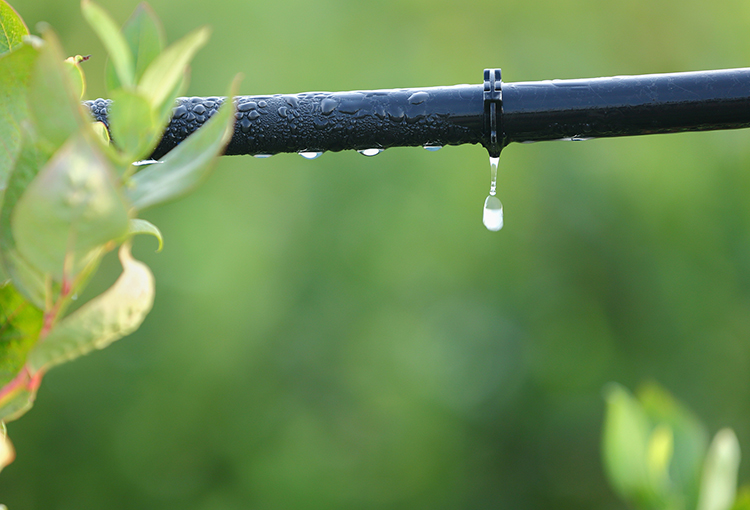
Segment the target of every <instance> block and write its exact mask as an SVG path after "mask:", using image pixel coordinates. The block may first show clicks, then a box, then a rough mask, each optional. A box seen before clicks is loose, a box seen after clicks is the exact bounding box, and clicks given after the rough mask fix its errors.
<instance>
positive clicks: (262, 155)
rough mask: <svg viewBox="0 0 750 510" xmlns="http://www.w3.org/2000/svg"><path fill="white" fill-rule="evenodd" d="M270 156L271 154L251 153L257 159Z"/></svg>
mask: <svg viewBox="0 0 750 510" xmlns="http://www.w3.org/2000/svg"><path fill="white" fill-rule="evenodd" d="M271 156H273V154H253V157H256V158H258V159H265V158H270V157H271Z"/></svg>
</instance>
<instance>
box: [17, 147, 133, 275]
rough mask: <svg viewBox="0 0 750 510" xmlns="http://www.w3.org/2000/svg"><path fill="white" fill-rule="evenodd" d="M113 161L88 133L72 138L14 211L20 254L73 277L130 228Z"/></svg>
mask: <svg viewBox="0 0 750 510" xmlns="http://www.w3.org/2000/svg"><path fill="white" fill-rule="evenodd" d="M115 180H116V177H115V175H114V172H113V170H112V168H111V165H110V163H109V162H108V161H107V160H106V159H105V158H104V157H103V156H102V155H101V154H100V153H99V152H98V151H96V150H95V148H94V147H93V146H92V143H91V142H89V141H88V140H87V139H86V137H85V136H84V135H82V134H79V135H76V136H74V137H73V138H71V140H70V141H68V142H67V143H66V144H65V145H64V146H63V147H62V148H61V149H60V150H59V151H58V152H57V153H56V154H55V155H54V156H53V158H52V159H51V160H50V161H49V162H48V163H47V164H46V165H45V167H44V168H43V169H42V170H41V172H40V173H39V175H37V176H36V178H35V179H34V180H33V181H32V182H31V183H30V184H29V186H28V188H27V189H26V191H25V192H24V193H23V195H22V196H21V198H20V199H19V200H18V203H17V204H16V207H15V210H14V211H13V213H12V214H11V230H12V235H13V239H14V240H15V246H16V248H17V250H18V253H19V254H20V255H21V256H22V257H23V258H24V259H25V260H27V261H28V262H29V263H30V264H31V265H32V266H33V267H35V268H36V269H38V270H39V271H40V272H42V273H45V274H51V275H52V277H53V278H54V279H55V280H57V281H63V280H64V279H67V280H68V281H71V280H73V279H74V278H75V276H76V275H77V274H78V273H80V272H81V271H82V270H83V269H84V268H85V267H86V266H87V265H89V264H90V263H91V261H92V260H93V259H94V258H96V257H97V256H98V255H100V252H101V250H100V247H101V246H102V245H104V244H106V243H108V242H110V241H113V240H116V239H119V238H120V237H122V236H123V235H125V233H127V230H128V215H127V210H126V208H125V203H124V202H123V198H122V196H121V195H120V192H119V190H118V189H117V186H116V185H115Z"/></svg>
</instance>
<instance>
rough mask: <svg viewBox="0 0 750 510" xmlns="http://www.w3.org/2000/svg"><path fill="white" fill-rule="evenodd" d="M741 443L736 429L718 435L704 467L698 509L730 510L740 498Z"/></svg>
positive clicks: (709, 449)
mask: <svg viewBox="0 0 750 510" xmlns="http://www.w3.org/2000/svg"><path fill="white" fill-rule="evenodd" d="M739 467H740V443H739V441H738V440H737V436H736V435H735V433H734V431H733V430H732V429H722V430H720V431H719V432H717V433H716V436H714V440H713V441H712V442H711V446H710V447H709V448H708V454H707V455H706V462H705V463H704V465H703V478H702V479H701V486H700V496H699V499H698V507H697V510H729V509H730V508H732V505H733V504H734V500H735V496H736V495H737V471H738V469H739Z"/></svg>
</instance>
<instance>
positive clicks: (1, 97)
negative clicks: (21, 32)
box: [0, 0, 39, 205]
mask: <svg viewBox="0 0 750 510" xmlns="http://www.w3.org/2000/svg"><path fill="white" fill-rule="evenodd" d="M0 1H1V0H0ZM38 56H39V52H38V51H37V49H36V48H34V47H33V46H32V45H30V44H24V45H23V46H20V47H18V48H16V49H15V50H13V51H11V52H10V53H6V54H4V55H0V140H2V143H0V205H2V202H3V196H4V194H5V188H6V186H7V185H8V180H9V179H10V174H11V171H12V170H13V167H14V166H15V164H16V160H17V159H18V156H19V154H20V152H21V143H22V133H21V124H22V122H24V121H25V120H26V119H27V118H28V115H29V114H28V109H27V106H26V90H27V87H28V83H29V79H30V76H31V72H32V69H33V68H34V63H35V61H36V59H37V57H38Z"/></svg>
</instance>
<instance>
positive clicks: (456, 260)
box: [0, 0, 750, 510]
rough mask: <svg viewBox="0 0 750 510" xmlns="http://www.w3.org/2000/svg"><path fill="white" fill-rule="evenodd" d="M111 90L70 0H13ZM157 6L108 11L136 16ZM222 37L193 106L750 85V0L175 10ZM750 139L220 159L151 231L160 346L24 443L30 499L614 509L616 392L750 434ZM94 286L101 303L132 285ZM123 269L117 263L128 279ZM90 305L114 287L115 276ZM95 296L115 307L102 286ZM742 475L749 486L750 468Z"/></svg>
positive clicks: (132, 351)
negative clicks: (689, 74) (494, 197)
mask: <svg viewBox="0 0 750 510" xmlns="http://www.w3.org/2000/svg"><path fill="white" fill-rule="evenodd" d="M13 5H14V7H15V8H16V9H17V10H18V11H19V13H20V14H21V15H22V16H23V17H24V19H25V20H26V22H27V23H28V24H29V26H30V27H31V29H32V31H34V25H35V23H36V22H38V21H42V20H44V21H48V22H50V23H51V24H52V26H53V27H54V28H55V30H56V31H57V32H58V34H59V36H60V39H61V40H62V42H63V44H64V46H65V50H66V53H68V54H70V55H74V54H82V55H86V54H93V57H92V59H91V60H90V61H89V62H86V63H85V64H84V65H85V69H86V72H87V76H88V78H89V83H88V87H89V89H88V90H89V92H88V96H89V97H98V96H100V95H103V90H104V86H103V75H104V57H103V55H104V50H103V48H102V47H101V45H100V43H99V42H98V40H97V39H96V38H95V35H94V34H93V32H92V31H91V30H90V29H89V28H88V27H87V26H86V24H85V22H84V20H83V18H82V16H81V14H80V8H79V4H78V2H77V1H73V0H54V1H52V0H33V1H31V0H16V1H15V2H13ZM135 5H136V3H135V2H123V1H119V2H113V3H110V4H107V5H106V7H107V9H108V10H109V11H110V12H111V13H112V14H113V16H114V17H115V18H116V19H117V20H119V21H121V22H124V20H125V19H126V18H127V17H128V16H129V15H130V13H131V12H132V10H133V9H134V8H135ZM152 6H153V7H154V9H155V11H156V12H157V13H158V15H159V16H160V17H161V18H162V20H163V21H164V24H165V28H166V31H167V37H168V39H169V40H170V41H174V40H176V39H178V38H179V37H181V36H182V35H184V34H186V33H187V32H189V31H190V30H192V29H193V28H195V27H197V26H199V25H202V24H205V23H209V24H211V25H213V27H214V32H213V35H212V38H211V41H210V43H209V44H208V46H207V47H206V48H204V49H203V50H201V52H200V53H199V54H198V56H197V58H196V59H195V61H194V64H193V73H192V79H191V85H190V89H189V92H188V93H189V94H192V95H216V94H221V93H223V92H224V90H225V88H226V84H227V83H229V82H230V81H231V79H232V77H233V76H234V74H235V73H236V72H237V71H242V72H244V73H245V79H244V81H243V82H242V85H241V89H240V93H242V94H265V93H276V92H284V93H287V92H302V91H308V90H347V89H360V88H385V87H405V86H429V85H450V84H455V83H478V82H479V81H480V80H481V76H482V69H483V68H485V67H493V66H500V67H502V68H503V78H504V80H505V81H523V80H537V79H548V78H578V77H593V76H605V75H613V74H641V73H651V72H669V71H689V70H699V69H713V68H725V67H744V66H747V65H748V63H749V59H750V30H748V27H749V26H750V3H748V2H746V1H740V0H731V1H726V2H722V3H721V4H720V6H716V7H715V8H711V9H706V8H705V6H706V4H705V3H704V2H698V1H694V0H688V1H685V0H682V1H677V0H665V1H661V2H647V1H638V0H636V1H632V2H614V3H613V2H597V1H594V0H588V1H586V0H584V1H581V2H575V3H569V2H566V3H558V2H552V1H544V0H527V1H524V2H515V1H507V2H494V3H490V2H472V1H467V2H460V3H458V2H457V3H454V2H436V1H431V2H427V1H421V0H405V1H404V0H399V1H376V2H366V3H357V2H347V1H343V0H329V1H320V2H313V3H310V2H301V1H297V0H279V1H276V2H239V1H222V2H205V1H203V0H182V1H179V2H178V1H176V0H156V1H153V2H152ZM749 137H750V134H749V133H748V132H747V131H736V132H716V133H689V134H679V135H659V136H653V137H640V138H630V139H619V140H618V139H615V140H596V141H591V142H588V143H563V142H557V143H543V144H535V145H530V146H511V147H508V148H507V149H506V150H505V151H504V153H503V155H502V157H501V161H500V179H499V180H500V182H499V196H500V198H501V200H503V203H504V205H505V211H506V226H505V227H504V229H503V230H502V231H501V232H500V233H490V232H487V231H486V230H485V229H484V227H483V226H482V224H481V205H482V202H483V200H484V197H485V196H486V193H487V189H488V186H489V168H488V166H489V165H488V163H487V154H486V152H485V151H484V150H483V149H481V148H479V147H468V146H462V147H449V148H446V149H443V150H441V151H439V152H437V153H428V152H426V151H423V150H419V149H389V150H388V151H386V152H385V153H383V154H381V155H379V156H378V157H376V158H364V157H361V156H360V155H358V154H356V153H338V154H325V155H324V156H323V157H321V158H319V159H317V160H314V161H306V160H303V159H302V158H300V157H299V156H296V155H279V156H275V157H273V158H271V159H269V160H257V159H254V158H250V157H227V158H224V159H223V160H222V162H221V163H220V165H219V167H218V168H217V170H216V172H215V173H214V175H213V176H212V177H211V179H210V180H209V182H208V183H207V184H206V185H204V186H203V187H202V188H200V189H199V191H197V192H196V193H194V194H192V195H190V196H189V197H187V198H186V199H183V200H181V201H180V202H177V203H174V204H171V205H166V206H162V207H159V208H157V209H153V210H150V211H148V212H146V213H145V214H144V215H143V217H144V218H146V219H148V220H150V221H152V222H153V223H155V224H157V225H159V227H160V229H161V231H162V232H163V234H164V237H165V243H166V245H165V249H164V251H163V252H162V253H159V254H155V253H153V249H154V246H153V243H152V242H150V240H147V239H139V240H137V241H136V243H135V247H134V252H135V255H136V257H137V258H138V259H140V260H143V261H145V262H147V263H148V265H149V266H150V267H151V268H152V269H153V272H154V274H155V276H156V282H157V295H156V302H155V305H154V309H153V312H152V313H151V314H150V315H149V316H148V317H147V319H146V322H145V323H144V325H143V326H142V327H141V329H140V330H139V331H137V332H136V333H135V334H133V335H132V336H131V337H129V338H127V339H125V340H123V341H121V342H117V343H116V344H114V345H113V346H111V347H109V348H108V349H106V350H104V351H102V352H97V353H94V354H92V355H90V356H87V357H84V358H82V359H80V360H78V361H76V362H75V363H72V364H68V365H64V366H61V367H59V368H56V369H55V370H53V371H51V372H50V373H49V374H48V375H47V376H46V377H45V383H44V385H43V386H42V388H41V390H40V394H39V397H38V399H37V402H36V405H35V407H34V409H33V410H32V411H31V412H30V413H29V414H27V415H26V416H25V417H24V418H23V419H22V420H20V421H18V422H13V423H10V424H9V426H8V429H9V432H10V435H11V437H12V438H13V442H14V444H15V447H16V450H17V452H18V459H17V460H16V462H15V463H14V464H12V465H11V466H10V467H8V468H7V469H6V470H5V471H4V472H3V473H2V476H0V501H2V503H5V504H6V505H8V506H9V508H10V509H11V510H14V509H47V508H108V509H113V510H114V509H118V508H123V509H125V508H142V509H160V510H161V509H169V508H191V509H235V508H236V509H246V508H254V509H281V508H284V509H286V508H294V509H323V508H325V509H339V508H340V509H350V508H361V509H368V508H373V509H375V508H377V509H381V508H388V509H399V508H403V509H410V510H413V509H420V508H425V509H427V508H429V509H431V510H434V509H441V508H445V509H458V508H514V509H536V508H539V509H541V508H560V509H567V508H570V509H585V508H592V509H593V508H597V509H602V508H621V503H619V502H618V501H617V500H616V499H615V496H614V495H613V494H612V492H611V490H610V489H609V488H608V487H607V484H606V482H605V480H604V475H603V471H602V468H601V462H600V460H599V459H600V457H599V445H600V429H601V424H602V414H603V407H604V402H603V399H602V392H601V390H602V387H603V386H604V384H605V383H606V382H608V381H610V380H617V381H619V382H621V383H623V384H625V385H626V386H629V387H633V386H636V385H637V384H638V383H639V382H641V381H643V380H647V379H655V380H658V381H659V382H661V383H662V384H663V385H664V386H666V387H667V388H669V389H670V390H672V391H673V392H674V393H675V395H676V396H677V397H678V398H679V399H681V400H682V401H683V402H684V403H685V404H687V405H688V406H689V407H691V408H692V409H693V410H694V411H695V412H696V414H697V415H699V416H701V417H702V418H703V419H704V421H706V422H707V424H708V426H709V429H710V430H712V431H715V430H716V429H718V428H719V427H720V426H723V425H728V426H731V427H733V428H734V429H735V430H736V432H737V435H738V437H739V440H740V444H743V445H747V444H750V408H748V405H747V403H748V402H750V378H749V377H748V371H749V369H750V143H748V142H750V138H749ZM109 262H110V264H109V265H111V266H112V272H111V273H110V274H109V278H110V279H109V280H108V279H107V278H108V276H107V274H106V271H105V274H104V275H102V276H101V278H100V279H99V283H98V284H99V289H98V290H99V291H101V290H102V289H104V288H106V286H107V285H108V284H109V283H111V280H112V279H114V277H115V266H116V262H115V260H114V259H112V260H111V261H109ZM105 265H106V264H105ZM95 286H96V285H95ZM92 292H94V291H92ZM740 480H742V481H745V482H747V481H748V480H750V463H747V462H745V463H744V465H743V466H742V468H741V472H740Z"/></svg>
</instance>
